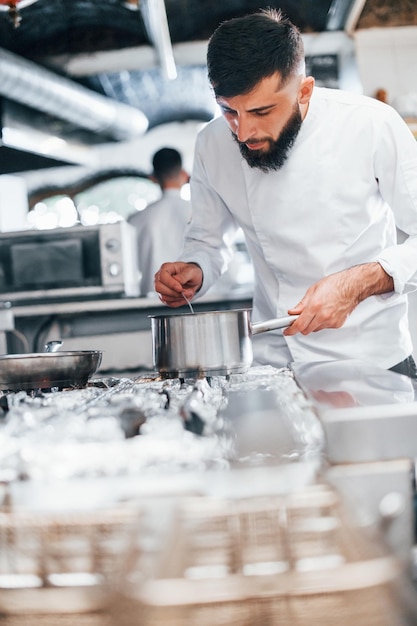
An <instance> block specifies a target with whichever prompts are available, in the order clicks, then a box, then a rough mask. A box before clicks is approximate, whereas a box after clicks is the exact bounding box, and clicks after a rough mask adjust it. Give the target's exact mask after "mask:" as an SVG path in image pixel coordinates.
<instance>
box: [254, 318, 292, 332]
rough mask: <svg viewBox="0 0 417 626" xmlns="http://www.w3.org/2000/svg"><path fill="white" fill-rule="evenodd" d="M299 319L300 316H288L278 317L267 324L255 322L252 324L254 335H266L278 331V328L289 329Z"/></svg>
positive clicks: (266, 322) (267, 321)
mask: <svg viewBox="0 0 417 626" xmlns="http://www.w3.org/2000/svg"><path fill="white" fill-rule="evenodd" d="M297 318H298V315H287V316H286V317H276V318H274V319H272V320H266V321H265V322H254V323H253V324H251V330H252V335H257V334H258V333H266V332H267V331H268V330H276V329H277V328H287V326H289V325H290V324H291V323H292V322H293V321H294V320H296V319H297Z"/></svg>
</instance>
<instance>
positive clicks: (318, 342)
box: [181, 87, 417, 368]
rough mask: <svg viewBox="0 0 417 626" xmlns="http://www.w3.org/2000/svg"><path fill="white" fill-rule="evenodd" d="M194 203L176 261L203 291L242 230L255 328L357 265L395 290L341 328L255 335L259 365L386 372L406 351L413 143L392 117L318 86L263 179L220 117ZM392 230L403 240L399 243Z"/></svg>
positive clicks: (413, 265)
mask: <svg viewBox="0 0 417 626" xmlns="http://www.w3.org/2000/svg"><path fill="white" fill-rule="evenodd" d="M191 201H192V205H193V222H192V225H191V228H190V230H189V233H188V236H187V240H186V244H185V248H184V252H183V254H182V256H181V259H182V260H184V261H191V260H192V261H196V262H197V263H199V264H200V266H201V267H202V270H203V272H204V284H203V287H202V289H201V291H200V294H203V293H205V291H206V290H207V289H208V288H209V287H210V285H211V284H212V283H213V281H215V280H216V278H217V277H218V276H219V274H220V273H221V272H222V271H223V269H224V266H225V264H226V263H227V258H228V241H229V239H230V237H233V233H234V232H235V229H236V227H239V226H240V227H241V228H242V229H243V232H244V234H245V238H246V244H247V247H248V251H249V253H250V255H251V258H252V262H253V266H254V274H255V285H254V298H253V311H252V321H262V320H267V319H270V318H273V317H277V316H282V315H287V311H288V309H289V308H291V307H293V306H295V305H296V304H297V303H298V302H299V301H300V299H301V298H302V296H303V295H304V294H305V292H306V290H307V288H308V287H309V286H311V285H312V284H313V283H315V282H316V281H318V280H319V279H321V278H323V277H324V276H327V275H329V274H332V273H333V272H338V271H340V270H344V269H346V268H348V267H351V266H353V265H357V264H360V263H367V262H371V261H379V262H380V263H381V265H382V266H383V267H384V269H385V270H386V271H387V272H388V274H390V275H391V276H392V277H393V279H394V285H395V291H394V292H392V293H390V294H384V295H383V296H371V297H369V298H367V299H366V300H364V301H363V302H361V303H360V304H359V305H358V306H357V307H356V308H355V310H354V311H353V312H352V314H351V315H350V316H349V318H348V319H347V320H346V322H345V324H344V325H343V327H342V328H339V329H325V330H321V331H318V332H315V333H311V334H310V335H307V336H303V335H302V334H300V333H299V334H297V335H294V336H292V337H285V338H284V337H283V335H282V332H281V331H269V332H267V333H262V334H259V335H256V336H254V338H253V347H254V362H255V363H270V364H272V365H275V366H283V365H286V364H287V363H288V360H292V361H308V362H310V361H319V360H333V359H350V358H352V359H362V360H369V361H372V362H373V363H375V364H377V365H379V366H380V367H383V368H389V367H392V366H393V365H395V364H396V363H398V362H400V361H402V360H403V359H405V358H406V357H407V356H409V355H410V354H411V353H412V348H413V347H412V342H411V336H410V333H409V330H408V315H407V295H406V294H407V292H409V291H412V290H414V289H416V288H417V142H416V141H415V139H414V137H413V135H412V133H411V131H410V130H409V128H408V127H407V125H406V124H405V122H404V121H403V120H402V118H401V117H400V116H399V115H398V113H397V112H396V111H395V110H394V109H393V108H392V107H390V106H389V105H387V104H384V103H382V102H379V101H377V100H374V99H372V98H368V97H365V96H361V95H357V94H353V93H348V92H343V91H341V90H336V89H325V88H318V87H315V88H314V93H313V96H312V98H311V102H310V105H309V109H308V112H307V115H306V117H305V119H304V121H303V123H302V127H301V130H300V133H299V135H298V137H297V139H296V141H295V144H294V146H293V148H292V150H291V153H290V155H289V158H288V160H287V161H286V163H285V164H284V165H283V167H282V168H281V169H280V170H278V171H276V172H269V173H263V172H262V171H261V170H259V169H257V168H250V167H249V165H248V164H247V163H246V161H245V160H244V159H243V157H242V156H241V155H240V152H239V148H238V146H237V144H236V142H235V141H234V139H233V138H232V135H231V132H230V130H229V128H228V126H227V124H226V122H225V120H224V119H223V118H217V119H215V120H213V121H212V122H210V123H209V124H208V125H207V126H206V127H205V128H204V129H203V130H202V131H201V132H200V134H199V136H198V137H197V141H196V148H195V159H194V168H193V173H192V177H191ZM396 226H397V227H398V228H399V229H401V230H402V231H404V232H405V233H406V234H407V235H408V236H409V237H408V238H407V240H406V241H405V242H404V243H403V244H401V245H397V231H396Z"/></svg>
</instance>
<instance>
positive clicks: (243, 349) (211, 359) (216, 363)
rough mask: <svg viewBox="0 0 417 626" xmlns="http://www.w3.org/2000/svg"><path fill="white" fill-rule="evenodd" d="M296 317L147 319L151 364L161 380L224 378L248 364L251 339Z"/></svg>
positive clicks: (220, 314)
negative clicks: (150, 327) (149, 322)
mask: <svg viewBox="0 0 417 626" xmlns="http://www.w3.org/2000/svg"><path fill="white" fill-rule="evenodd" d="M297 317H298V315H289V316H286V317H279V318H274V319H271V320H267V321H264V322H256V323H254V324H251V322H250V310H249V309H239V310H228V311H209V312H203V313H194V314H192V315H191V314H189V313H187V314H183V315H172V314H171V315H151V316H150V318H151V326H152V344H153V364H154V367H155V369H157V370H158V371H159V374H160V375H161V376H162V377H163V378H186V377H189V378H192V377H202V376H226V375H229V374H240V373H243V372H246V371H247V370H248V369H249V367H250V366H251V364H252V360H253V352H252V341H251V339H252V335H256V334H258V333H263V332H267V331H269V330H275V329H279V328H286V327H287V326H289V325H290V324H291V322H293V321H294V320H295V319H297Z"/></svg>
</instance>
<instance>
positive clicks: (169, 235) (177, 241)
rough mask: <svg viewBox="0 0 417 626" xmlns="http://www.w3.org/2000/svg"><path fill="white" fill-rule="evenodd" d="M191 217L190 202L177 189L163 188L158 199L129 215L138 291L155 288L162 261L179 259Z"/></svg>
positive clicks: (145, 291)
mask: <svg viewBox="0 0 417 626" xmlns="http://www.w3.org/2000/svg"><path fill="white" fill-rule="evenodd" d="M190 220H191V203H190V202H189V201H188V200H185V199H184V198H182V197H181V192H180V190H179V189H165V190H164V192H163V194H162V197H161V198H160V199H159V200H157V201H156V202H152V203H151V204H148V206H147V207H146V208H145V209H144V210H143V211H138V212H137V213H134V214H133V215H131V216H129V218H128V220H127V221H128V222H129V223H130V224H132V225H133V226H134V227H135V228H136V231H137V246H138V264H139V271H140V273H141V282H140V293H141V295H144V296H146V295H147V294H148V293H150V292H153V291H154V276H155V273H156V272H157V271H158V270H159V268H160V267H161V265H162V263H165V262H167V261H176V260H177V259H178V257H179V255H180V253H181V252H182V249H183V245H184V234H185V229H186V227H187V225H188V223H189V221H190Z"/></svg>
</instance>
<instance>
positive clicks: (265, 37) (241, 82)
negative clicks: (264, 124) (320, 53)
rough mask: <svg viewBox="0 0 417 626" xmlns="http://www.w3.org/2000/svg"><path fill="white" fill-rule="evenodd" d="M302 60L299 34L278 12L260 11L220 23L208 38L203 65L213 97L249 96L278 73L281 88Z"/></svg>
mask: <svg viewBox="0 0 417 626" xmlns="http://www.w3.org/2000/svg"><path fill="white" fill-rule="evenodd" d="M303 61H304V44H303V40H302V37H301V33H300V31H299V30H298V28H297V27H296V26H294V24H292V22H290V20H289V19H287V18H286V17H284V15H283V14H282V12H281V11H279V10H276V9H263V10H261V11H259V12H257V13H253V14H250V15H245V16H244V17H236V18H233V19H231V20H228V21H226V22H223V23H222V24H220V26H218V28H217V29H216V30H215V31H214V33H213V35H212V36H211V38H210V41H209V45H208V52H207V66H208V76H209V80H210V83H211V85H212V87H213V89H214V92H215V94H216V96H224V97H226V98H230V97H233V96H237V95H241V94H246V93H249V92H250V91H251V90H252V89H253V88H254V87H255V85H257V84H258V83H259V82H260V81H261V80H263V79H264V78H267V77H269V76H272V75H273V74H275V73H276V72H279V74H280V76H281V86H282V85H284V84H285V82H286V81H287V80H288V79H289V78H291V77H292V76H293V75H294V74H295V73H296V72H298V71H299V68H300V65H301V64H302V63H303Z"/></svg>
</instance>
